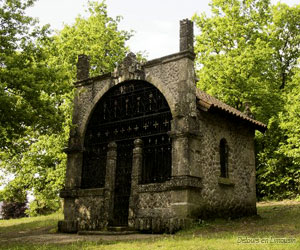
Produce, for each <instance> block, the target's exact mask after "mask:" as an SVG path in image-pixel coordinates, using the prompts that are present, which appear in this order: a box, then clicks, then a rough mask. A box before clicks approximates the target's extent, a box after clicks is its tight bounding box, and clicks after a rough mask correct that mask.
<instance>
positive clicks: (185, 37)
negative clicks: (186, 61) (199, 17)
mask: <svg viewBox="0 0 300 250" xmlns="http://www.w3.org/2000/svg"><path fill="white" fill-rule="evenodd" d="M185 50H190V51H192V52H194V23H193V22H192V21H191V20H189V19H183V20H181V21H180V51H185Z"/></svg>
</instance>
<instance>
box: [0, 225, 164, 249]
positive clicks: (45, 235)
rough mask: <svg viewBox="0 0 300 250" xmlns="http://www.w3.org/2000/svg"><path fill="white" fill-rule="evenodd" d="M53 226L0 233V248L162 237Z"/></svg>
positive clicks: (159, 235) (158, 235)
mask: <svg viewBox="0 0 300 250" xmlns="http://www.w3.org/2000/svg"><path fill="white" fill-rule="evenodd" d="M53 229H54V228H53V227H48V228H40V229H34V230H26V231H19V232H8V233H1V234H0V248H1V246H4V245H5V244H7V243H11V242H15V243H17V242H21V243H41V244H68V243H75V242H80V241H95V242H96V241H124V240H125V241H127V240H142V239H154V238H159V237H163V235H161V234H127V235H121V234H114V235H78V234H63V233H51V231H52V230H53Z"/></svg>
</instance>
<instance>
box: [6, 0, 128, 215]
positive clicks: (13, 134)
mask: <svg viewBox="0 0 300 250" xmlns="http://www.w3.org/2000/svg"><path fill="white" fill-rule="evenodd" d="M6 2H7V4H10V1H9V0H6ZM12 2H14V3H18V1H12ZM24 8H25V7H24ZM11 11H12V10H10V9H9V10H8V13H10V12H11ZM88 12H89V14H90V16H89V17H88V18H83V17H80V16H79V17H77V18H76V20H75V23H74V24H73V25H66V26H65V27H64V28H63V29H62V30H61V31H59V32H58V33H57V34H55V35H53V36H51V37H50V36H49V35H50V34H49V33H48V32H47V29H46V28H42V29H39V27H38V26H36V23H35V22H34V20H32V19H30V18H29V17H28V19H26V20H31V22H28V23H26V22H23V23H22V22H20V23H19V26H20V27H22V28H24V26H25V27H27V26H28V29H27V28H26V29H25V28H24V30H28V32H29V31H30V30H35V31H34V32H35V33H34V34H37V36H36V39H33V38H32V35H31V34H30V35H28V36H24V37H23V38H22V34H21V33H20V31H18V30H15V32H16V37H17V38H20V39H21V38H22V41H23V40H24V42H21V41H20V40H13V39H12V40H11V41H12V42H11V43H12V44H13V45H15V47H12V49H11V51H12V52H11V54H9V53H8V52H7V51H8V50H7V51H5V52H4V53H3V56H4V57H5V58H6V57H8V56H9V58H10V60H7V61H5V64H4V65H5V66H4V67H2V68H0V70H1V71H0V81H1V87H0V94H1V93H3V95H5V98H1V99H0V100H1V101H2V103H0V104H1V105H0V110H1V109H3V111H4V112H5V113H3V115H2V110H1V117H0V119H2V120H1V125H0V133H1V134H3V135H4V137H2V136H0V138H4V141H3V142H0V143H2V144H0V146H1V151H0V157H1V161H0V166H1V171H2V173H5V174H8V175H12V176H13V178H12V180H10V181H9V182H8V183H6V186H5V189H4V190H3V191H2V192H1V196H2V199H10V198H11V197H15V196H16V194H17V193H20V190H21V193H20V194H19V197H18V199H20V200H22V199H24V197H25V196H26V191H30V192H33V195H34V197H35V200H34V201H33V202H32V203H31V204H30V209H29V211H28V213H29V214H30V215H37V214H48V213H50V212H53V211H56V210H57V209H58V208H59V207H60V199H59V196H58V194H59V191H60V190H61V189H62V188H63V185H64V178H65V168H66V154H64V153H63V149H64V148H65V147H66V146H67V140H68V136H69V131H70V126H71V113H72V102H73V98H74V91H73V84H72V83H73V82H74V80H75V75H76V62H77V56H78V55H79V54H87V55H89V56H90V57H91V67H92V70H91V75H97V74H101V73H103V72H109V71H112V69H113V68H114V67H115V65H116V63H118V62H120V61H121V60H122V59H123V57H124V56H125V53H126V51H127V48H126V47H125V41H126V40H128V39H129V37H130V33H128V32H126V31H119V30H118V23H119V21H120V18H119V17H117V18H116V19H113V18H110V17H108V16H107V11H106V5H105V4H104V3H98V2H97V1H89V3H88ZM20 15H21V16H24V12H21V13H20ZM22 20H23V19H22ZM37 31H39V32H37ZM18 32H19V33H20V34H19V33H18ZM18 44H27V45H28V46H27V45H26V46H22V47H18V46H19V45H18ZM1 101H0V102H1ZM4 102H5V103H4Z"/></svg>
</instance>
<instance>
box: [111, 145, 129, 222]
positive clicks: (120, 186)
mask: <svg viewBox="0 0 300 250" xmlns="http://www.w3.org/2000/svg"><path fill="white" fill-rule="evenodd" d="M132 150H133V141H132V140H130V141H121V142H119V143H118V149H117V167H116V179H115V193H114V212H113V215H114V221H113V225H118V226H126V225H127V223H128V207H129V197H130V188H131V170H132Z"/></svg>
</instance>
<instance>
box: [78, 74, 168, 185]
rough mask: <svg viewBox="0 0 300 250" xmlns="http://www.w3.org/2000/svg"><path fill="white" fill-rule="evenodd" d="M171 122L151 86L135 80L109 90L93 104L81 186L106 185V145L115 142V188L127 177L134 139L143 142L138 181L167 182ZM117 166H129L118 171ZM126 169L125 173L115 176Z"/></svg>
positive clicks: (160, 95) (155, 89) (161, 97)
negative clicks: (120, 178) (120, 179)
mask: <svg viewBox="0 0 300 250" xmlns="http://www.w3.org/2000/svg"><path fill="white" fill-rule="evenodd" d="M171 120H172V115H171V111H170V107H169V105H168V103H167V101H166V99H165V97H164V96H163V94H162V93H161V92H160V91H159V90H158V89H157V88H156V87H154V86H153V85H151V84H150V83H148V82H145V81H136V80H134V81H127V82H124V83H122V84H119V85H117V86H114V87H113V88H111V89H110V90H109V91H108V92H107V93H106V94H105V95H104V96H103V97H102V98H101V99H100V100H99V102H98V103H97V104H96V107H95V109H94V110H93V113H92V114H91V118H90V121H89V123H88V125H87V130H86V134H85V140H84V147H85V151H84V154H83V167H82V183H81V187H82V188H100V187H104V186H105V174H106V173H105V171H106V155H107V145H108V143H109V142H112V141H114V142H116V143H117V152H118V156H117V157H118V159H117V170H116V173H117V174H116V175H117V177H116V185H117V184H119V183H118V182H119V179H118V178H119V177H124V176H127V177H128V178H130V177H131V165H132V164H131V162H130V160H131V159H132V150H133V141H134V140H135V139H137V138H139V139H142V140H143V142H144V146H143V159H144V160H143V166H142V171H141V175H142V176H141V180H140V182H141V183H143V184H144V183H154V182H163V181H166V180H168V179H170V177H171V165H172V164H171V152H172V148H171V145H172V141H171V138H170V137H169V135H168V131H170V130H171ZM119 163H120V166H121V165H122V166H123V165H124V164H125V163H126V166H127V165H128V166H130V167H128V168H127V167H125V165H124V166H123V167H120V169H119V168H118V166H119V165H118V164H119ZM125 169H126V173H125V174H119V175H118V173H119V172H118V171H119V170H120V171H125ZM127 177H126V178H127ZM124 178H125V177H124ZM130 181H131V180H130V179H129V180H128V182H130ZM120 185H121V184H120ZM122 185H123V184H122Z"/></svg>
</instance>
